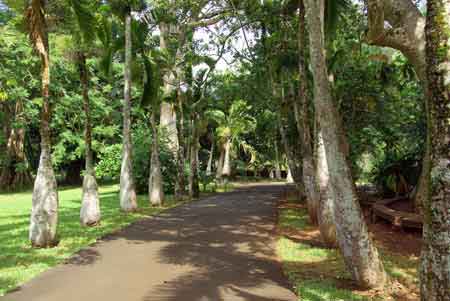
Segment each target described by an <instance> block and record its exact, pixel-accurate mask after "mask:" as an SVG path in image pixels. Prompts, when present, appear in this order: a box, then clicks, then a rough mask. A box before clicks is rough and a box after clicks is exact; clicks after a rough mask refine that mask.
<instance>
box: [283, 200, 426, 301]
mask: <svg viewBox="0 0 450 301" xmlns="http://www.w3.org/2000/svg"><path fill="white" fill-rule="evenodd" d="M278 225H279V227H280V229H281V231H282V232H281V233H288V234H286V235H283V236H281V237H280V238H279V240H278V244H277V253H278V255H279V257H280V258H281V260H282V262H283V269H284V271H285V273H286V274H287V276H288V278H289V280H290V281H291V283H292V284H293V285H294V287H295V290H296V292H297V294H298V296H299V300H302V301H333V300H334V301H337V300H345V301H347V300H387V297H389V296H388V295H386V294H387V293H384V295H381V293H380V292H377V293H375V295H374V296H371V297H369V296H370V292H369V293H367V292H364V291H359V290H357V288H356V287H354V286H353V284H352V281H351V279H350V275H349V274H348V272H347V271H346V269H345V266H344V262H343V259H342V256H341V255H340V254H339V252H338V251H337V250H335V249H325V248H321V247H316V246H314V243H313V241H312V240H309V241H308V235H304V236H303V235H301V236H302V238H305V239H298V237H292V236H291V235H289V233H291V232H296V231H297V233H300V234H301V233H302V232H304V233H306V234H308V233H309V234H311V233H313V231H315V227H314V226H312V225H311V224H310V223H309V218H308V212H307V210H305V209H303V208H302V209H281V211H280V215H279V221H278ZM292 230H293V231H292ZM378 249H379V251H380V254H381V258H382V260H383V264H384V266H385V269H386V272H387V273H388V275H389V276H390V277H391V279H392V280H394V281H396V282H398V283H400V284H402V285H403V286H405V287H412V286H415V285H417V283H418V279H417V266H418V258H417V257H414V256H405V255H401V254H393V253H392V252H390V251H389V250H387V249H385V248H383V247H381V246H378ZM390 297H393V299H392V298H391V299H389V300H396V298H395V296H390Z"/></svg>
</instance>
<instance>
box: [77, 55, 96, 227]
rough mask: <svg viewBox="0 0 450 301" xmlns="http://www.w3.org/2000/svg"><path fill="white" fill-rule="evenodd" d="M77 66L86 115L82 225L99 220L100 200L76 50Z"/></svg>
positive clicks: (84, 72)
mask: <svg viewBox="0 0 450 301" xmlns="http://www.w3.org/2000/svg"><path fill="white" fill-rule="evenodd" d="M77 56H78V68H79V72H80V82H81V86H82V89H83V107H84V114H85V115H86V116H85V117H86V124H85V133H84V136H85V144H86V146H85V147H86V149H85V156H86V158H85V160H86V170H85V171H84V178H83V194H82V197H81V210H80V221H81V224H82V225H84V226H94V225H97V224H98V223H99V222H100V201H99V197H98V186H97V181H96V179H95V169H94V158H93V155H92V125H91V109H90V102H89V83H88V81H89V80H88V78H89V75H88V69H87V67H86V57H85V55H84V53H83V52H78V53H77Z"/></svg>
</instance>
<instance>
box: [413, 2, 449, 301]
mask: <svg viewBox="0 0 450 301" xmlns="http://www.w3.org/2000/svg"><path fill="white" fill-rule="evenodd" d="M449 16H450V1H448V0H428V1H427V18H426V20H427V21H426V63H427V64H426V66H427V68H426V71H427V80H428V84H429V90H428V99H429V104H430V110H431V133H432V135H431V145H430V153H431V168H430V169H429V170H428V171H427V176H428V177H430V171H431V177H430V179H429V181H430V183H432V185H433V186H432V188H431V189H430V192H429V193H428V197H427V198H426V199H425V201H424V203H423V213H424V225H423V240H424V245H423V249H422V258H421V273H420V279H421V285H420V286H421V300H424V301H425V300H427V301H438V300H439V301H443V300H450V151H449V149H450V144H449V143H450V123H449V122H450V18H449Z"/></svg>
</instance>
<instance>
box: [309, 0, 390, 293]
mask: <svg viewBox="0 0 450 301" xmlns="http://www.w3.org/2000/svg"><path fill="white" fill-rule="evenodd" d="M305 7H306V13H307V15H306V20H307V23H308V25H309V30H310V32H309V40H310V50H311V65H312V70H313V77H314V104H315V108H316V110H317V112H318V115H319V123H320V128H321V131H322V135H323V140H324V145H325V153H326V155H327V164H328V170H329V175H330V184H331V185H330V186H331V189H333V190H335V191H336V196H337V199H336V202H335V221H336V224H337V227H336V230H337V231H336V232H337V233H336V234H337V237H338V244H339V247H340V250H341V252H342V254H343V257H344V261H345V263H346V266H347V269H348V270H349V271H350V272H351V274H352V277H353V279H354V280H355V281H356V282H357V283H358V284H359V285H360V286H362V287H379V286H383V285H384V284H385V283H386V280H387V276H386V273H385V271H384V268H383V264H382V263H381V261H380V259H379V256H378V251H377V249H376V248H375V246H374V245H373V243H372V241H371V239H370V237H369V233H368V230H367V225H366V223H365V221H364V218H363V215H362V212H361V208H360V206H359V204H358V203H357V202H356V200H357V197H356V193H355V191H354V186H353V180H352V175H351V171H350V169H349V166H348V164H347V159H346V155H345V152H344V151H343V149H342V145H341V143H340V142H341V139H340V133H339V131H338V129H337V125H338V124H339V122H338V120H337V118H338V115H337V112H336V108H335V107H334V105H333V99H332V96H331V90H330V83H329V81H328V72H327V65H326V56H325V35H324V9H325V1H324V0H319V1H315V0H306V1H305Z"/></svg>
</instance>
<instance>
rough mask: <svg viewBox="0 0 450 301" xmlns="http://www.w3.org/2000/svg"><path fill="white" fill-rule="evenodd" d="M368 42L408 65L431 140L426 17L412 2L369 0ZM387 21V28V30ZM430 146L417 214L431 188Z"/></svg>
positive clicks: (425, 153)
mask: <svg viewBox="0 0 450 301" xmlns="http://www.w3.org/2000/svg"><path fill="white" fill-rule="evenodd" d="M367 2H368V5H367V6H368V25H369V31H368V34H367V40H368V42H369V43H370V44H373V45H378V46H382V47H391V48H394V49H397V50H399V51H401V52H402V53H403V54H404V55H405V56H406V58H407V59H408V60H409V61H410V62H411V64H412V66H413V67H414V70H415V72H416V74H417V77H418V78H419V80H420V82H421V84H422V87H423V91H424V95H425V97H424V108H425V112H426V116H427V140H429V139H431V132H430V110H429V105H428V100H427V94H428V93H427V90H428V80H427V76H426V62H425V17H424V16H423V15H422V13H421V12H420V10H419V9H418V7H417V6H416V4H415V3H413V1H411V0H395V1H394V0H368V1H367ZM386 22H388V23H389V25H390V27H389V28H386V27H385V23H386ZM429 146H430V144H429V143H426V146H425V152H424V156H423V160H422V173H421V175H420V178H419V182H418V184H417V189H416V193H415V196H414V199H415V200H414V201H415V204H416V209H417V211H420V208H421V207H422V203H423V202H424V200H425V199H426V198H427V196H428V190H429V186H430V182H429V177H428V176H427V173H428V171H429V169H430V168H431V166H430V164H431V163H430V147H429Z"/></svg>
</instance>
